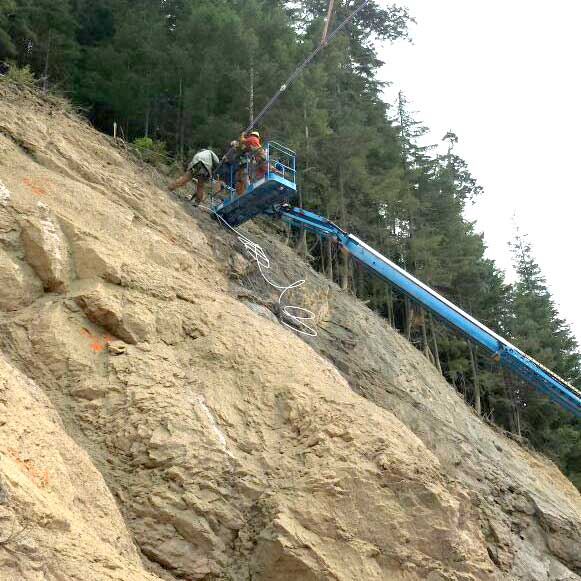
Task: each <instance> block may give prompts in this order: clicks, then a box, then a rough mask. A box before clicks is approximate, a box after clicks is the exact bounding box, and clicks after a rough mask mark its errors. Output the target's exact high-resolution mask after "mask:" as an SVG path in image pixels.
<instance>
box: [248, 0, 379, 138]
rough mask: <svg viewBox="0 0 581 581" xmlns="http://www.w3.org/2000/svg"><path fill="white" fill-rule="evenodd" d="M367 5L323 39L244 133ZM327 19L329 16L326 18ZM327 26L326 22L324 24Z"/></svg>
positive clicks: (358, 9) (366, 1) (250, 128)
mask: <svg viewBox="0 0 581 581" xmlns="http://www.w3.org/2000/svg"><path fill="white" fill-rule="evenodd" d="M368 3H369V0H364V2H363V3H362V4H360V5H359V6H358V7H357V8H356V9H355V10H354V11H353V12H352V13H351V14H350V15H349V16H347V18H345V20H343V22H341V24H339V26H337V28H335V30H333V32H331V34H329V35H328V36H326V34H325V36H324V37H323V40H322V41H321V44H319V46H317V48H316V49H315V50H314V51H313V52H312V53H311V54H310V55H309V56H308V57H307V58H306V59H305V60H304V61H303V62H302V63H301V64H300V65H299V66H298V67H297V68H296V69H295V70H294V71H293V73H292V74H291V76H290V77H289V78H288V79H287V80H286V81H285V82H284V83H283V84H282V85H281V86H280V88H279V89H278V91H277V92H276V93H275V94H274V95H273V96H272V97H271V99H270V101H268V103H267V104H266V105H265V106H264V107H263V108H262V110H261V111H260V113H258V115H256V117H255V118H254V120H253V121H252V123H250V125H249V126H248V127H247V128H246V129H245V133H248V132H249V131H251V130H252V129H253V128H254V127H255V126H256V124H257V123H258V122H259V121H260V120H261V119H262V118H263V117H264V116H265V115H266V114H267V113H268V112H269V111H270V109H271V108H272V107H273V106H274V104H275V103H276V102H277V101H278V99H279V97H280V96H281V95H282V94H283V93H284V92H285V91H286V90H287V89H288V88H289V87H290V86H291V85H292V84H293V83H294V82H295V81H296V80H297V79H298V78H299V77H300V76H301V73H302V72H303V71H304V69H305V68H306V67H307V66H309V65H310V64H311V62H312V61H313V60H314V59H315V58H316V56H317V55H318V54H319V53H320V52H321V51H322V50H323V49H324V48H325V47H326V46H327V45H328V44H329V43H330V42H331V41H332V40H333V39H334V38H335V37H336V36H337V34H339V33H340V32H341V31H342V30H343V29H344V28H345V27H346V26H347V25H348V24H349V23H350V22H351V21H352V20H353V19H354V18H355V16H357V14H359V12H361V10H363V8H365V6H366V5H367V4H368ZM328 17H329V16H328ZM326 26H328V21H327V23H326Z"/></svg>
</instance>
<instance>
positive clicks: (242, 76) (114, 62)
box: [0, 0, 581, 482]
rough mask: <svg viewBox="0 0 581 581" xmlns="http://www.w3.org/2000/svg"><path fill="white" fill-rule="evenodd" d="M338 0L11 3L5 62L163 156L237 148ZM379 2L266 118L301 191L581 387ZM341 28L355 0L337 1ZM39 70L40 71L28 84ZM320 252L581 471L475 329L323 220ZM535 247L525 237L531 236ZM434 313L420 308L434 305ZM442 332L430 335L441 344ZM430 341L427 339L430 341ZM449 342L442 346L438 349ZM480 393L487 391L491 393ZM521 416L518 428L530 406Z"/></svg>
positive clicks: (4, 13)
mask: <svg viewBox="0 0 581 581" xmlns="http://www.w3.org/2000/svg"><path fill="white" fill-rule="evenodd" d="M327 4H328V2H327V0H295V1H293V2H290V1H288V2H285V1H282V2H281V1H280V0H196V1H192V0H0V61H6V60H8V59H12V60H14V61H15V63H16V68H13V69H11V71H13V72H10V73H9V74H10V75H19V76H20V77H21V81H24V82H29V81H30V82H32V78H31V75H34V77H36V78H38V79H40V80H41V82H42V85H43V88H45V89H46V88H54V87H55V86H56V87H59V88H60V89H61V90H62V91H64V92H66V94H68V95H69V96H70V97H71V98H72V99H73V100H74V102H75V103H76V104H77V105H80V106H82V107H84V108H86V109H87V110H88V115H89V117H90V119H91V121H92V122H93V123H94V124H95V125H96V126H97V127H98V128H99V129H101V130H103V131H106V132H111V131H112V128H113V124H114V123H117V126H118V134H119V135H121V136H122V137H123V138H124V139H125V140H126V141H128V142H133V145H134V147H135V150H136V152H137V153H138V154H139V156H140V157H141V158H142V159H144V160H146V161H148V162H151V163H154V164H156V165H161V164H165V163H166V162H167V161H168V160H167V156H168V155H170V156H174V158H175V159H176V160H177V161H178V162H179V161H182V160H183V159H184V158H185V157H186V156H187V155H189V154H190V153H191V152H192V151H194V150H196V149H198V148H200V147H207V146H208V145H210V144H211V145H213V146H214V147H215V148H216V149H218V150H219V149H222V150H224V149H225V148H226V146H227V144H228V143H229V141H230V140H232V139H234V138H236V137H237V136H238V134H239V132H240V131H241V130H242V129H243V128H244V127H245V126H246V125H248V123H249V119H250V114H251V112H250V93H251V90H250V79H251V78H253V79H254V86H253V89H254V91H253V94H254V113H256V112H258V111H259V110H260V109H261V107H262V106H263V105H264V104H265V103H267V102H268V100H269V98H270V97H271V95H272V94H273V93H274V92H275V91H276V90H277V89H278V88H279V86H280V84H281V82H283V81H284V79H286V78H287V77H288V76H289V74H290V73H291V72H292V71H293V70H294V68H295V66H296V65H297V63H299V62H301V61H302V60H303V59H304V58H305V56H306V55H308V54H309V53H310V52H311V51H312V50H313V48H314V47H315V46H317V44H318V43H319V42H320V38H321V32H322V27H323V19H324V16H325V14H326V8H327ZM380 4H384V3H379V2H376V1H372V2H369V3H368V4H367V5H366V6H365V8H364V9H363V10H362V11H361V12H359V14H358V15H357V17H356V18H355V19H354V21H353V22H352V23H351V24H350V25H349V26H347V27H346V28H345V29H344V30H343V31H342V32H341V33H340V34H338V35H337V37H336V38H335V39H334V41H333V43H332V44H329V45H328V46H327V47H326V48H325V51H324V52H323V53H322V54H320V55H319V56H318V58H317V59H316V60H315V62H314V63H313V64H312V65H311V66H309V67H308V68H307V69H306V70H304V71H303V73H302V75H301V76H300V77H299V78H298V80H297V82H296V83H295V84H294V85H293V86H292V87H290V88H289V89H288V90H287V91H286V92H285V93H284V94H283V96H282V97H281V99H280V100H279V101H278V103H277V104H276V106H275V107H274V108H273V109H272V111H271V112H270V113H269V114H268V115H267V116H266V117H265V118H264V119H263V120H262V122H261V124H260V130H261V133H262V134H263V135H265V136H266V138H267V139H268V138H272V139H275V140H277V141H282V142H285V143H287V144H288V145H289V146H290V147H292V148H293V149H295V150H297V151H298V152H299V171H298V176H297V178H298V181H299V186H300V189H299V191H300V200H299V202H300V203H301V204H304V205H305V206H307V207H309V208H310V209H312V210H314V211H319V212H322V213H324V214H325V215H327V216H328V217H329V218H330V219H332V220H335V221H337V222H339V223H340V224H341V225H343V226H344V227H346V228H349V229H351V230H353V231H355V232H356V233H357V234H358V235H359V236H361V237H362V238H364V239H365V240H366V241H368V243H369V244H371V245H372V246H373V247H375V248H378V249H379V250H380V251H382V252H383V253H384V254H386V255H387V256H389V257H390V258H391V259H392V260H394V261H395V262H396V263H398V264H399V265H401V266H403V267H405V268H406V269H408V270H410V271H412V272H413V273H415V274H416V275H417V276H419V277H420V278H421V279H422V280H424V281H425V282H427V283H428V284H430V285H432V286H434V287H435V288H436V289H437V290H438V291H440V292H442V293H443V294H445V295H446V296H447V297H449V298H450V299H452V300H453V301H455V302H456V303H458V304H459V305H461V306H462V307H463V308H465V309H467V310H468V311H469V312H471V313H472V314H473V315H474V316H476V317H477V318H478V319H480V320H482V321H483V322H484V323H485V324H487V325H488V326H490V327H491V328H493V329H494V330H496V331H498V332H500V333H501V334H504V333H506V334H508V335H509V336H511V337H512V339H513V340H514V341H515V342H517V343H518V344H519V345H520V346H521V347H522V348H523V349H524V350H525V351H528V352H530V353H531V354H532V355H533V356H535V357H536V358H538V359H539V360H540V361H542V362H543V363H545V364H546V365H548V366H549V367H552V368H554V369H555V370H556V371H557V372H558V373H560V374H562V375H563V376H564V377H566V378H568V379H569V380H570V381H572V382H574V383H576V384H577V385H579V381H580V375H581V364H580V361H579V355H578V351H577V346H576V344H575V341H574V339H573V337H572V335H571V332H570V330H569V328H568V327H567V325H566V323H565V322H564V321H562V320H561V319H560V318H559V317H558V314H557V312H556V309H555V307H554V304H553V302H552V299H551V297H550V294H549V292H548V290H547V288H546V284H545V282H544V280H543V278H542V275H541V273H540V270H539V269H538V266H537V265H536V264H535V263H534V260H533V258H532V254H531V251H530V248H529V247H527V246H526V244H525V245H523V244H522V243H519V242H518V241H517V248H518V249H517V251H516V252H517V254H516V256H517V271H518V273H519V280H518V282H517V284H516V285H515V286H514V288H512V287H511V286H510V285H508V284H507V283H506V281H505V279H504V275H503V273H502V272H500V271H499V269H498V268H497V267H496V265H495V264H494V262H493V261H491V260H489V259H486V258H485V256H484V253H485V245H484V242H483V240H482V237H481V236H480V235H479V234H478V233H477V232H476V231H475V229H474V225H473V224H471V223H469V222H467V221H466V220H465V219H464V217H463V212H464V209H465V208H466V206H467V205H468V204H470V203H472V202H473V201H474V200H475V199H477V197H478V196H479V195H480V193H481V191H482V189H481V187H480V186H479V185H478V183H477V182H476V180H475V179H474V177H473V176H472V175H471V173H470V170H469V168H468V165H467V163H466V162H465V160H463V159H462V158H461V157H459V156H458V155H457V153H456V151H455V147H456V144H457V143H458V141H459V138H458V136H457V135H455V134H454V133H453V132H452V131H449V132H448V133H447V134H446V135H445V136H444V138H443V144H440V147H439V148H435V147H433V146H431V145H429V144H428V142H427V141H426V140H427V138H428V129H427V128H426V127H425V126H424V125H423V124H422V123H421V122H420V121H418V120H417V119H416V118H415V116H414V113H413V111H411V109H410V104H409V103H408V102H407V100H406V98H405V96H404V95H403V94H402V95H400V96H399V99H398V101H397V103H395V104H393V105H390V104H386V103H385V102H383V99H382V89H383V85H382V83H381V82H380V81H379V80H378V76H377V70H378V67H379V66H380V65H381V62H380V61H379V59H378V56H377V53H376V51H375V44H374V43H375V41H376V40H377V39H380V40H384V41H387V40H397V39H406V38H407V35H408V23H409V22H410V15H409V14H408V11H407V9H405V8H402V7H399V6H396V5H389V6H387V7H382V6H381V5H380ZM335 6H336V13H335V16H334V21H333V25H332V27H333V26H336V25H337V24H338V23H339V22H340V21H342V20H343V18H345V17H346V16H347V14H348V13H349V11H350V10H352V8H353V6H354V3H353V2H336V3H335ZM27 79H28V81H27ZM307 242H308V244H307V247H309V248H311V249H312V256H311V259H312V262H313V264H314V265H315V266H316V267H318V268H321V269H322V268H324V269H325V271H326V272H327V274H328V276H329V277H332V278H333V279H334V280H335V281H336V282H340V283H341V284H342V285H343V286H345V287H346V288H347V287H350V288H351V289H352V290H354V291H356V292H357V294H358V295H359V296H360V297H361V298H362V299H364V300H367V301H369V304H370V305H371V306H372V307H373V308H375V309H377V310H378V312H380V313H381V314H383V315H385V316H386V317H387V318H388V319H389V321H390V323H391V324H392V325H393V326H394V327H396V328H397V329H399V330H400V331H402V332H403V333H404V334H405V335H406V336H409V338H410V339H411V340H412V342H414V343H415V344H417V345H418V346H420V347H421V348H422V350H423V351H424V352H425V353H426V354H427V355H428V356H430V355H431V356H432V358H434V361H435V357H434V353H433V352H436V351H437V352H438V355H439V362H440V367H441V369H442V372H443V373H444V375H445V376H446V378H447V379H448V380H449V381H450V382H451V383H453V385H454V386H455V387H456V388H457V389H458V390H459V391H460V392H461V393H462V394H463V395H464V397H465V398H466V400H467V401H468V402H475V401H476V399H477V393H480V392H481V393H480V394H481V404H482V412H483V414H484V415H486V417H488V418H490V419H493V420H494V421H496V422H497V423H499V424H501V425H502V426H503V427H505V428H506V429H511V430H515V431H517V432H518V431H519V429H520V430H521V431H522V434H523V435H524V436H525V437H527V438H528V439H529V440H530V441H531V442H532V443H533V444H534V445H535V446H536V447H537V448H539V449H540V450H543V451H545V452H546V453H547V454H549V455H551V457H553V458H555V460H556V461H557V462H559V464H560V466H561V467H562V468H563V470H564V471H566V473H568V474H569V475H570V476H571V478H573V479H577V480H576V481H577V482H579V479H580V478H581V476H580V474H581V468H580V462H581V460H580V458H579V449H580V446H579V423H575V422H574V420H572V418H570V417H569V416H568V415H567V414H565V413H564V412H561V411H560V410H558V409H557V408H556V407H555V406H554V405H552V404H550V403H548V402H547V400H546V398H544V397H543V396H542V395H540V394H538V393H537V392H536V391H533V390H531V389H529V388H528V387H526V386H524V385H522V384H521V383H519V382H518V381H516V380H515V382H514V384H510V382H508V381H507V380H506V378H505V377H504V376H503V374H502V373H500V372H499V371H498V369H497V368H496V367H495V366H494V364H493V363H492V362H491V361H490V360H489V359H487V358H484V357H483V356H478V354H476V362H475V369H473V368H472V360H471V357H470V351H469V349H468V346H467V344H466V342H465V340H464V339H463V338H459V337H457V336H454V335H452V334H450V333H449V332H448V331H446V330H445V329H444V327H443V326H441V325H439V324H438V323H434V324H433V325H432V326H430V328H429V329H428V328H427V323H426V318H425V317H422V316H421V315H422V314H421V313H418V309H417V308H415V307H413V306H412V307H411V308H410V305H409V304H406V302H405V301H404V300H403V297H401V296H398V295H397V294H396V293H392V292H391V290H390V289H388V288H386V285H385V284H383V283H379V282H378V281H377V280H374V279H371V278H369V277H367V276H365V275H364V274H362V273H361V272H358V271H357V270H356V269H354V268H353V267H352V265H351V266H350V265H349V263H348V261H346V260H344V259H340V258H337V257H338V256H339V257H340V256H341V255H340V253H339V254H338V253H336V252H335V250H334V249H333V248H332V247H331V246H329V245H318V244H317V240H316V239H315V238H314V237H312V236H311V235H310V234H309V235H308V240H307ZM518 244H520V246H518ZM418 315H419V316H418ZM426 339H427V341H426ZM426 343H428V344H426ZM432 351H433V352H432ZM478 390H480V391H478ZM519 419H520V420H521V421H520V428H519V424H518V420H519Z"/></svg>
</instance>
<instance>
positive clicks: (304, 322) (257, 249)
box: [199, 206, 317, 337]
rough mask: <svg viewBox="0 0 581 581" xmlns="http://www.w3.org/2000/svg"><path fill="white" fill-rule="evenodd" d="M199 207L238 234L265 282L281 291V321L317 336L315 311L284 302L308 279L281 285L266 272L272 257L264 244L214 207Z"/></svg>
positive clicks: (300, 332)
mask: <svg viewBox="0 0 581 581" xmlns="http://www.w3.org/2000/svg"><path fill="white" fill-rule="evenodd" d="M199 207H200V208H203V209H204V210H206V211H207V212H209V213H210V214H212V215H213V216H215V217H216V218H217V219H218V220H219V222H220V223H221V224H222V225H223V226H225V227H226V228H228V229H229V230H230V231H231V232H233V233H234V234H236V236H237V238H238V240H239V242H240V243H241V244H242V246H243V247H244V250H245V251H246V253H247V254H248V256H249V257H250V258H251V259H252V260H254V261H255V262H256V265H257V266H258V271H259V272H260V275H261V276H262V278H263V279H264V280H265V282H266V283H267V284H269V285H270V286H271V287H273V288H275V289H276V290H277V291H280V294H279V297H278V305H279V307H280V310H281V313H282V315H283V316H282V317H281V319H280V322H281V323H282V324H283V325H284V326H285V327H288V328H289V329H291V330H292V331H296V332H297V333H299V334H301V335H306V336H308V337H316V336H317V331H316V329H315V328H314V327H313V326H312V324H311V323H310V321H314V320H315V318H316V317H315V313H313V312H312V311H310V310H309V309H305V308H304V307H297V306H295V305H287V304H284V302H283V299H284V298H285V295H286V294H287V293H288V292H290V291H292V290H295V289H297V288H299V287H301V286H303V285H304V284H305V283H306V280H305V279H299V280H297V281H295V282H293V283H292V284H289V285H286V286H285V285H279V284H277V283H275V282H273V281H272V280H271V279H270V278H268V277H267V276H266V274H265V271H267V270H270V259H269V258H268V256H267V254H266V252H265V251H264V249H263V248H262V246H260V244H258V243H257V242H254V241H252V240H250V238H248V237H247V236H245V235H244V234H242V233H241V232H239V231H238V230H237V229H236V228H234V227H232V226H230V224H228V222H226V220H224V218H222V216H220V214H217V213H216V212H215V211H214V210H213V209H212V208H208V207H207V206H199ZM290 323H292V324H290Z"/></svg>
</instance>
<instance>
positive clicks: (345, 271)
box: [337, 164, 349, 290]
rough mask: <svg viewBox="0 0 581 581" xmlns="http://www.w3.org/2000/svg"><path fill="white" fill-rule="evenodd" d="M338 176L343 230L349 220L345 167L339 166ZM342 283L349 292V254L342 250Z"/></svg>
mask: <svg viewBox="0 0 581 581" xmlns="http://www.w3.org/2000/svg"><path fill="white" fill-rule="evenodd" d="M337 173H338V176H339V203H340V212H341V223H342V226H343V228H345V227H346V220H347V212H346V208H345V184H344V182H343V167H342V166H341V164H339V167H338V171H337ZM339 272H340V281H341V288H342V289H343V290H347V289H348V288H349V253H348V252H347V251H346V250H344V249H343V248H342V249H341V258H340V268H339Z"/></svg>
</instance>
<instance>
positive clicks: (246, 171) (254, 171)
mask: <svg viewBox="0 0 581 581" xmlns="http://www.w3.org/2000/svg"><path fill="white" fill-rule="evenodd" d="M232 146H234V147H235V148H236V149H237V151H238V154H239V160H240V165H239V167H238V170H237V171H236V194H238V195H239V196H241V195H242V194H243V193H244V192H245V191H246V188H247V187H248V185H249V184H250V182H254V181H258V180H260V179H262V178H263V177H264V176H265V174H266V169H267V167H266V152H265V151H264V148H263V147H262V143H261V142H260V133H258V131H251V132H250V133H248V134H245V133H243V134H242V135H241V137H240V140H239V141H233V142H232Z"/></svg>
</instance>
